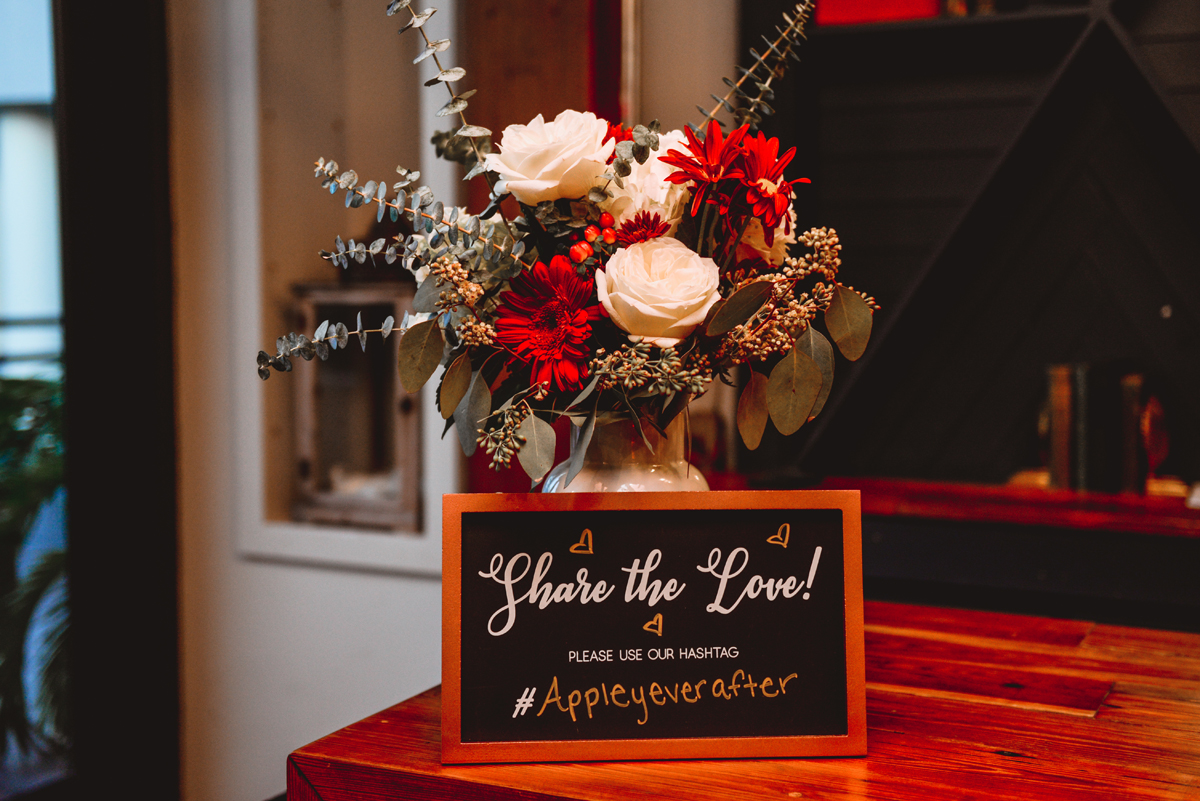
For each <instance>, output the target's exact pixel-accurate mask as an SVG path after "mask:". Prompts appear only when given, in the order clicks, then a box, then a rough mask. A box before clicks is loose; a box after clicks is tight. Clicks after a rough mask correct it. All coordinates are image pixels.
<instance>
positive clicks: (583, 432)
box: [562, 409, 596, 489]
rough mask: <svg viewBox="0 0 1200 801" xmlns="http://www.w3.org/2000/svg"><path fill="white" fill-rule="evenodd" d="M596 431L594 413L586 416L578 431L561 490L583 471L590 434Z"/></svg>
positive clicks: (590, 442)
mask: <svg viewBox="0 0 1200 801" xmlns="http://www.w3.org/2000/svg"><path fill="white" fill-rule="evenodd" d="M595 431H596V411H595V410H594V409H593V410H592V413H591V414H589V415H588V417H587V420H585V421H584V423H583V425H582V426H581V427H580V429H579V434H578V435H577V437H578V438H577V439H576V440H575V442H574V443H573V445H572V446H571V459H570V460H569V461H568V462H567V475H566V476H564V477H563V485H562V488H563V489H566V488H567V487H569V486H571V482H572V481H574V480H575V476H577V475H579V471H580V470H582V469H583V460H584V458H585V457H586V456H587V449H588V446H589V445H591V444H592V434H593V433H595Z"/></svg>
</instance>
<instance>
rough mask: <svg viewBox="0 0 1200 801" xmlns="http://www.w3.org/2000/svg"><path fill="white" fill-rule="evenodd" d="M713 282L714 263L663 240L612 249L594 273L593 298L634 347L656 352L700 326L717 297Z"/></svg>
mask: <svg viewBox="0 0 1200 801" xmlns="http://www.w3.org/2000/svg"><path fill="white" fill-rule="evenodd" d="M719 283H720V275H719V271H718V269H717V263H716V262H715V261H713V260H712V259H706V258H702V257H700V256H699V255H697V254H696V252H695V251H693V250H691V249H690V248H689V247H688V246H687V245H685V244H683V243H682V242H680V241H679V240H677V239H672V238H670V237H666V236H664V237H660V238H658V239H651V240H650V241H648V242H638V243H637V244H634V245H630V246H629V247H628V248H618V249H617V252H616V253H614V254H613V255H612V257H611V258H609V260H608V264H607V265H605V267H604V269H603V270H597V271H596V294H597V295H598V297H599V298H600V303H602V304H603V305H604V308H605V309H606V310H607V311H608V314H609V316H610V317H611V318H612V321H613V322H614V323H616V324H617V327H618V328H620V329H621V330H622V331H625V332H626V333H628V334H629V335H630V337H629V338H630V339H632V340H633V341H634V342H639V341H642V340H644V341H646V342H649V343H650V344H651V345H657V346H658V347H660V348H670V347H673V346H675V345H678V344H679V342H680V340H682V339H683V338H684V337H686V336H687V335H688V334H690V333H692V331H693V330H694V329H695V328H696V326H698V325H700V323H702V322H704V317H705V316H706V315H707V314H708V310H709V308H711V307H712V305H713V304H714V303H716V302H717V301H718V300H720V298H721V295H720V293H719V292H718V291H717V288H718V284H719Z"/></svg>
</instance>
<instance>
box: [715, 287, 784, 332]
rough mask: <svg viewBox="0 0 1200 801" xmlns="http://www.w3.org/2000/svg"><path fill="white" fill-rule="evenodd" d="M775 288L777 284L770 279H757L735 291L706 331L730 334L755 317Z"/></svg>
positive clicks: (722, 305)
mask: <svg viewBox="0 0 1200 801" xmlns="http://www.w3.org/2000/svg"><path fill="white" fill-rule="evenodd" d="M774 289H775V285H774V284H773V283H771V282H770V281H755V282H754V283H752V284H747V285H746V286H744V287H742V288H741V289H739V290H738V291H737V292H734V293H733V294H732V295H730V296H729V298H728V299H726V300H725V301H724V302H723V303H722V304H721V308H720V309H718V310H717V312H716V313H715V314H713V316H712V319H711V320H709V322H708V328H707V329H706V330H705V333H706V334H708V335H709V336H710V337H719V336H724V335H725V334H728V333H729V332H730V331H732V330H733V329H735V328H737V327H738V326H739V325H741V324H742V323H744V322H746V321H747V320H749V319H750V318H751V317H753V316H754V315H755V314H756V313H757V312H758V310H759V309H761V308H762V307H763V304H764V303H766V302H767V299H768V298H770V297H771V292H772V291H774Z"/></svg>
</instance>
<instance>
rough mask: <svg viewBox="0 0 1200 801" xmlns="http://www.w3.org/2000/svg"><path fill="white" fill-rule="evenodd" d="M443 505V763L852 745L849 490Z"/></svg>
mask: <svg viewBox="0 0 1200 801" xmlns="http://www.w3.org/2000/svg"><path fill="white" fill-rule="evenodd" d="M443 515H444V522H443V529H442V531H443V574H442V576H443V628H442V650H443V657H442V761H443V762H446V763H463V762H532V761H553V760H586V759H660V758H705V757H767V756H831V755H861V754H865V753H866V713H865V695H864V676H863V670H864V662H863V627H862V626H863V624H862V555H861V544H862V543H861V521H860V512H859V496H858V492H857V491H796V492H708V493H682V492H681V493H580V494H563V495H533V494H528V495H527V494H513V495H503V494H495V495H447V496H444V499H443Z"/></svg>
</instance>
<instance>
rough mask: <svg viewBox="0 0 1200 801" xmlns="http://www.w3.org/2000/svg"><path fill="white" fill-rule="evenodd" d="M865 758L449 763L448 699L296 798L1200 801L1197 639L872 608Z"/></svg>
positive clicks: (378, 720)
mask: <svg viewBox="0 0 1200 801" xmlns="http://www.w3.org/2000/svg"><path fill="white" fill-rule="evenodd" d="M866 660H867V724H868V741H867V744H868V751H869V753H868V756H866V757H860V758H837V759H832V758H827V759H766V760H705V761H698V760H689V761H658V762H620V763H617V762H586V763H585V762H576V763H558V764H520V765H455V766H443V765H442V764H441V761H440V756H439V754H440V729H439V727H440V709H441V704H440V702H441V695H440V688H436V687H435V688H433V689H431V690H429V691H427V692H425V693H422V694H421V695H418V696H416V697H414V698H410V699H409V700H407V701H405V702H403V703H401V704H397V705H396V706H393V707H391V708H389V709H386V710H384V711H382V712H380V713H378V714H376V715H372V716H371V717H369V718H366V719H365V720H362V721H359V722H358V723H355V724H352V725H350V726H347V727H346V728H344V729H342V730H341V731H338V732H335V733H333V734H331V735H329V736H328V737H325V738H322V739H320V740H318V741H316V742H315V743H312V744H310V745H307V746H305V747H303V748H301V749H299V750H297V751H296V752H295V753H293V754H292V755H291V756H290V757H289V758H288V765H287V771H288V776H287V783H288V795H287V797H288V801H350V799H355V800H356V801H368V800H373V799H401V798H403V799H434V798H453V799H522V800H523V801H531V800H532V799H611V798H641V799H651V798H654V799H689V800H690V799H734V798H737V799H758V798H764V799H765V798H772V799H777V798H785V799H786V798H803V799H895V800H896V801H900V800H901V799H913V800H914V801H915V800H916V799H922V801H928V800H929V799H956V801H957V800H958V799H1022V801H1024V800H1025V799H1047V801H1061V800H1062V799H1149V798H1155V799H1192V800H1193V801H1196V800H1197V799H1200V634H1182V633H1175V632H1166V631H1155V630H1150V629H1137V628H1124V627H1120V626H1109V625H1102V624H1096V623H1090V622H1087V621H1076V620H1054V619H1050V618H1039V617H1025V616H1019V615H1006V614H997V613H990V612H973V611H963V610H952V609H940V608H934V607H925V606H907V605H901V604H889V603H878V602H868V603H867V604H866Z"/></svg>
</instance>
